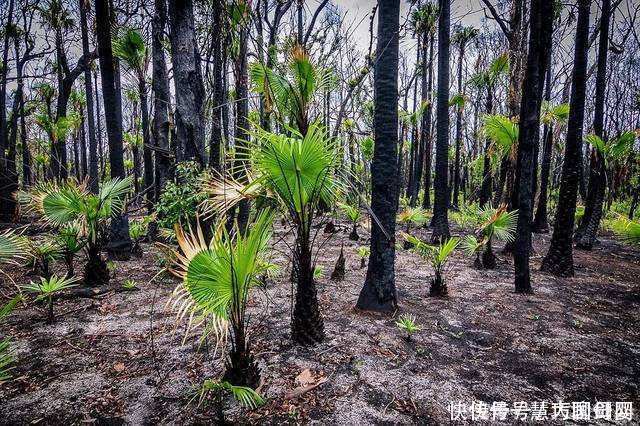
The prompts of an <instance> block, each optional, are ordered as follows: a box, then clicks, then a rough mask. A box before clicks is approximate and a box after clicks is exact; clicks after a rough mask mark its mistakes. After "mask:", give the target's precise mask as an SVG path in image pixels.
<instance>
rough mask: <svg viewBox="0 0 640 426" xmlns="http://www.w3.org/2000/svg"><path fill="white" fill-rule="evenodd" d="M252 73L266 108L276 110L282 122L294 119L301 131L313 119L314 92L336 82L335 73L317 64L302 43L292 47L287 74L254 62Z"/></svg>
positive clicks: (293, 123) (250, 73) (290, 121)
mask: <svg viewBox="0 0 640 426" xmlns="http://www.w3.org/2000/svg"><path fill="white" fill-rule="evenodd" d="M249 75H250V77H251V81H252V82H253V85H254V90H255V91H256V92H257V93H259V94H262V95H263V96H264V100H265V107H266V108H267V110H268V111H273V112H275V114H276V117H277V119H278V120H279V121H280V122H281V123H291V125H295V126H296V128H297V129H298V130H299V131H302V129H303V128H305V127H306V126H307V124H308V123H309V122H311V121H312V120H310V119H309V117H308V116H307V114H308V111H309V106H310V105H311V102H312V101H313V99H314V97H315V95H316V94H317V93H322V91H323V90H325V89H326V88H328V87H331V85H332V84H333V82H334V78H333V74H332V73H331V72H330V71H329V70H325V69H321V68H319V67H317V66H316V65H314V64H313V63H312V62H311V59H310V58H309V55H308V54H307V53H306V52H305V51H304V49H303V48H301V47H300V46H295V47H293V48H292V49H291V53H290V55H289V62H288V68H287V74H279V73H278V72H277V71H276V70H273V69H269V68H267V67H266V66H264V65H263V64H261V63H259V62H254V63H252V64H251V65H250V67H249Z"/></svg>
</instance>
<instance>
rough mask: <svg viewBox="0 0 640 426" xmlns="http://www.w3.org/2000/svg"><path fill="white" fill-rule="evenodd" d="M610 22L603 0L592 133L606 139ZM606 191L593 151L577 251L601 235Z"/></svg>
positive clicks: (598, 156) (598, 155) (600, 157)
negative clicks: (599, 232) (605, 106)
mask: <svg viewBox="0 0 640 426" xmlns="http://www.w3.org/2000/svg"><path fill="white" fill-rule="evenodd" d="M610 20H611V0H602V17H601V19H600V40H599V45H598V62H597V64H598V67H597V73H596V83H595V87H596V96H595V102H594V113H593V132H594V133H595V135H596V136H598V137H600V138H602V139H603V140H605V139H606V137H605V135H604V103H605V96H606V90H607V52H608V50H609V23H610ZM606 189H607V173H606V169H605V160H604V156H603V154H602V153H601V152H600V151H598V150H597V149H592V150H591V169H590V173H589V193H588V195H587V207H590V208H589V209H585V214H584V217H583V219H582V222H581V223H580V228H579V229H578V232H577V234H578V235H577V238H578V241H577V244H576V247H578V248H581V249H584V250H591V248H592V247H593V244H594V243H595V241H596V237H597V235H598V229H599V228H600V219H602V207H603V204H604V196H605V192H606Z"/></svg>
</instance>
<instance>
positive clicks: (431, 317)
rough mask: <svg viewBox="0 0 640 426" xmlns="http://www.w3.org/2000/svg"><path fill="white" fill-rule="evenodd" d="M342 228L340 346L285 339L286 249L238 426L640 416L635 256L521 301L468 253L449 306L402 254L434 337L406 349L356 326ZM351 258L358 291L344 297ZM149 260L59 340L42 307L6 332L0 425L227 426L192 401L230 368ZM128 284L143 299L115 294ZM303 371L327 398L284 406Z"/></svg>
mask: <svg viewBox="0 0 640 426" xmlns="http://www.w3.org/2000/svg"><path fill="white" fill-rule="evenodd" d="M343 228H344V230H345V231H344V232H343V231H341V232H339V233H338V234H335V235H334V236H333V237H332V240H331V241H329V242H328V243H327V244H325V245H324V247H323V249H322V250H321V253H320V256H319V259H318V263H319V265H321V266H322V268H323V270H324V277H323V278H321V279H319V282H318V291H319V298H320V301H321V305H322V312H323V315H324V321H325V328H326V334H327V339H326V341H325V342H324V343H323V344H321V345H318V346H316V347H311V348H306V347H297V346H294V345H293V344H292V343H291V342H290V340H289V339H288V334H289V315H290V308H291V306H290V298H289V295H290V292H291V284H290V283H289V281H288V279H286V277H288V275H289V273H288V266H287V259H286V257H285V256H284V254H283V253H286V252H287V248H286V247H285V246H284V245H283V244H282V243H279V244H278V248H279V251H278V252H277V253H276V254H275V257H274V259H273V260H274V262H275V263H278V264H280V265H282V267H283V271H282V273H281V275H280V277H279V278H278V279H277V280H275V282H274V283H270V284H268V285H267V287H266V289H257V290H256V291H255V292H254V297H253V299H252V300H251V308H250V312H251V315H252V327H253V328H252V333H253V351H254V353H255V354H256V358H257V360H258V361H259V363H260V367H261V369H262V379H263V383H262V386H261V389H260V391H261V393H262V394H263V395H264V396H265V397H266V399H267V403H266V405H264V406H263V407H261V408H259V409H257V410H254V411H246V410H244V409H239V408H231V409H230V410H229V411H228V415H229V419H230V420H233V421H239V422H254V423H261V422H267V423H313V422H315V423H320V424H370V423H375V424H379V423H394V424H395V423H402V424H408V423H421V424H424V423H443V422H448V421H449V402H450V401H465V402H471V401H473V400H482V401H486V402H489V403H490V402H491V401H508V402H514V401H543V400H546V401H551V402H555V401H559V400H564V401H591V402H592V403H593V402H594V401H633V402H634V406H635V407H634V408H636V412H637V410H638V408H640V400H639V390H638V386H639V380H638V378H639V377H640V314H639V312H640V278H639V277H640V252H639V251H638V250H637V249H633V248H630V247H628V246H625V245H622V244H620V243H619V242H616V241H615V240H612V239H609V238H603V239H602V241H601V244H600V245H599V246H597V247H596V248H595V249H594V250H593V252H589V253H587V252H577V254H576V263H577V271H576V277H575V278H573V279H557V278H554V277H552V276H549V275H545V274H542V273H540V272H536V273H535V274H534V289H535V293H534V294H533V295H528V296H522V295H517V294H515V293H514V292H513V283H512V277H513V275H512V266H511V264H510V260H509V259H506V258H504V256H501V261H500V262H499V265H498V269H497V270H495V271H479V270H475V269H473V268H472V267H471V263H472V262H471V260H470V259H469V258H467V257H465V256H464V255H463V254H462V253H456V254H455V256H454V259H453V261H452V262H451V266H450V268H449V273H448V279H449V281H448V285H449V292H450V295H449V297H448V298H446V299H435V298H431V297H429V296H428V291H429V278H430V273H431V272H430V268H429V267H428V266H427V265H426V264H425V263H424V262H423V261H422V260H421V259H420V258H418V257H416V256H415V255H413V254H411V253H409V252H406V251H404V250H401V251H399V253H398V259H397V275H396V276H397V283H398V293H399V298H400V311H399V312H398V313H397V314H396V316H397V315H398V314H401V313H408V314H411V315H414V316H415V317H416V321H417V323H418V324H419V325H420V326H421V327H422V330H421V331H420V332H419V333H417V334H416V335H415V336H414V338H413V341H411V342H408V341H406V340H405V338H404V336H403V334H402V333H401V332H400V331H399V330H398V329H397V328H396V326H395V318H392V317H386V316H379V315H372V314H367V313H362V312H357V311H356V310H354V308H353V306H354V303H355V300H356V299H357V296H358V292H359V290H360V287H361V285H362V282H363V279H364V274H365V271H366V268H365V269H360V259H359V258H358V257H357V255H356V249H357V247H358V245H360V244H366V243H365V242H363V241H362V240H361V241H360V242H359V243H354V242H353V241H349V240H348V239H347V234H348V226H346V225H344V226H343ZM425 232H426V231H423V230H420V231H419V232H418V233H425ZM361 233H362V234H364V232H361ZM321 236H322V235H321ZM277 237H278V235H276V238H277ZM548 241H549V236H548V235H543V236H537V237H536V240H535V249H536V253H537V255H536V256H534V259H533V264H534V267H535V268H536V269H537V267H538V266H539V262H540V256H541V255H543V254H544V253H545V251H546V247H547V245H548ZM342 243H344V249H345V254H346V256H347V274H346V278H345V280H344V281H342V282H332V281H330V280H329V279H328V277H329V276H330V274H331V271H332V268H333V263H334V262H335V259H336V258H337V257H338V252H339V250H340V245H341V244H342ZM143 249H144V256H143V257H142V258H140V259H137V258H133V259H132V260H131V261H127V262H119V263H117V270H116V272H115V278H113V279H112V284H111V285H112V286H113V288H112V289H113V291H111V292H108V293H106V294H103V295H100V296H96V297H93V298H77V299H74V300H60V301H58V303H56V313H57V321H56V322H55V323H54V324H52V325H47V324H45V322H44V321H43V318H44V314H45V311H44V309H43V307H42V306H37V305H34V304H33V303H30V304H29V305H28V306H26V307H21V308H19V309H18V310H17V311H16V312H15V313H14V314H13V315H12V316H11V317H10V318H9V320H8V322H7V323H6V324H5V325H3V333H2V334H8V335H9V336H11V338H12V340H13V346H14V348H15V352H16V357H17V363H16V368H15V369H14V370H13V376H14V379H13V380H12V381H11V382H8V383H6V384H4V385H1V386H0V423H1V424H29V423H38V424H78V423H81V422H95V423H97V424H199V423H207V422H211V421H212V419H214V418H215V417H214V413H213V410H211V409H206V408H203V407H198V405H197V403H196V402H191V403H190V400H191V398H192V397H193V389H194V388H195V387H196V386H197V385H198V384H200V383H201V382H202V380H204V379H205V378H212V377H218V376H220V375H221V372H222V371H223V365H222V364H221V363H220V361H219V359H218V358H214V349H215V348H214V347H213V346H212V343H211V342H205V343H202V342H201V341H200V340H199V339H198V337H197V335H196V336H189V337H187V338H186V340H185V339H184V338H185V324H184V322H178V321H176V317H175V315H174V314H173V313H171V312H170V311H169V310H168V309H167V306H166V305H167V301H168V300H169V295H170V293H171V292H172V290H173V289H174V287H175V286H176V284H177V281H176V279H175V278H173V277H170V276H166V275H160V276H157V277H155V279H153V278H154V276H155V275H156V273H157V272H158V271H159V269H160V268H159V266H157V263H156V253H157V249H156V248H155V247H153V246H151V245H148V244H145V245H143ZM77 270H79V271H81V270H82V265H78V268H77ZM9 273H10V274H11V275H12V276H13V278H14V280H15V281H16V283H17V284H24V283H26V282H28V281H29V279H30V278H32V277H29V276H26V275H25V273H24V269H16V268H13V267H12V268H9ZM130 278H131V279H135V280H136V282H137V283H138V285H139V290H138V291H131V292H122V291H118V290H119V286H120V284H121V283H122V282H123V281H125V280H126V279H130ZM152 279H153V280H152ZM1 290H2V298H3V299H5V298H7V297H9V296H10V295H11V293H12V292H13V291H14V288H13V285H12V284H10V283H5V284H4V286H3V287H2V288H1ZM183 340H184V342H183ZM305 369H310V370H311V371H312V372H313V373H314V374H315V375H316V377H318V378H320V377H324V378H325V379H326V382H324V383H322V384H321V385H320V386H318V387H316V388H315V389H313V390H311V391H309V392H306V393H303V394H302V395H298V396H294V397H291V398H286V396H287V394H288V393H290V392H291V391H292V390H294V389H295V388H296V387H297V386H298V385H297V384H296V380H295V379H296V377H297V376H298V375H299V374H300V373H301V372H302V371H304V370H305ZM636 420H637V414H636Z"/></svg>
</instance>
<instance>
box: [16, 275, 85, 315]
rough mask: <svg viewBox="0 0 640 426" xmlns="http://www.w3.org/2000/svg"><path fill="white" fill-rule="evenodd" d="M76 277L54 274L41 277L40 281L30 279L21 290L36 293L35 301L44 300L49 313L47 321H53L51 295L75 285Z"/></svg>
mask: <svg viewBox="0 0 640 426" xmlns="http://www.w3.org/2000/svg"><path fill="white" fill-rule="evenodd" d="M77 281H78V278H76V277H72V278H60V277H57V276H55V275H53V276H51V277H49V278H45V277H41V278H40V282H39V283H38V282H33V281H31V282H30V283H29V284H27V285H26V286H24V287H22V288H23V290H25V291H27V292H29V293H34V294H36V295H37V296H36V301H39V300H45V301H46V302H47V305H48V307H49V314H48V317H47V320H48V322H52V321H53V296H54V295H55V294H56V293H59V292H61V291H64V290H68V289H70V288H71V287H75V286H76V282H77Z"/></svg>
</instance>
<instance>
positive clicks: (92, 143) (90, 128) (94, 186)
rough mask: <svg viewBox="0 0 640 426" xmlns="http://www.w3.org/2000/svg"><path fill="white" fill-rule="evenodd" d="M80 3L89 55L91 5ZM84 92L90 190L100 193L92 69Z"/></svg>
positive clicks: (86, 74)
mask: <svg viewBox="0 0 640 426" xmlns="http://www.w3.org/2000/svg"><path fill="white" fill-rule="evenodd" d="M79 2H80V30H81V32H82V54H83V55H89V33H88V30H87V12H88V11H89V8H90V5H89V1H88V0H79ZM84 92H85V96H86V99H87V132H88V136H89V137H88V140H89V189H90V190H91V192H93V193H94V194H97V193H98V181H99V177H98V141H97V139H96V136H99V135H96V123H95V119H94V115H93V114H94V106H93V99H94V98H93V85H92V84H91V69H90V68H89V67H87V68H86V69H85V70H84Z"/></svg>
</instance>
